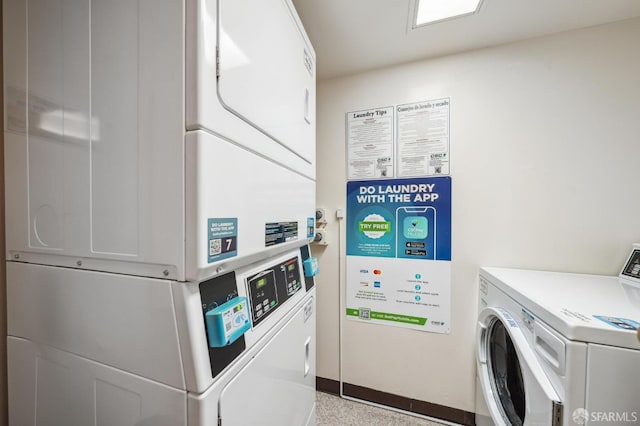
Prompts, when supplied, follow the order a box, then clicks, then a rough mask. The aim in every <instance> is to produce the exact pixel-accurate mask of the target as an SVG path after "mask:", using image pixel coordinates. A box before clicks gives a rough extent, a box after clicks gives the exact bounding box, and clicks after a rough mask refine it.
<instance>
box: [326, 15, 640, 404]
mask: <svg viewBox="0 0 640 426" xmlns="http://www.w3.org/2000/svg"><path fill="white" fill-rule="evenodd" d="M639 40H640V19H634V20H629V21H623V22H620V23H615V24H609V25H605V26H600V27H594V28H590V29H585V30H578V31H572V32H567V33H562V34H559V35H554V36H549V37H544V38H539V39H534V40H529V41H525V42H519V43H515V44H510V45H505V46H501V47H497V48H488V49H484V50H479V51H474V52H468V53H464V54H460V55H456V56H450V57H445V58H440V59H435V60H428V61H423V62H418V63H413V64H408V65H403V66H398V67H393V68H386V69H382V70H376V71H372V72H367V73H364V74H358V75H354V76H349V77H344V78H337V79H331V80H325V81H321V82H320V83H319V85H318V116H317V117H318V192H317V197H318V205H319V206H323V207H326V208H327V209H328V216H329V223H328V225H327V233H328V237H329V238H328V239H329V241H330V245H329V246H328V247H326V248H316V249H314V251H315V253H316V254H317V255H318V256H319V259H320V268H321V274H320V276H319V277H318V279H317V283H318V310H319V313H318V319H319V322H318V369H317V372H318V376H320V377H325V378H329V379H333V380H338V379H339V336H338V330H339V328H338V321H339V307H338V298H339V296H340V295H341V294H343V293H344V288H339V282H340V280H339V262H344V257H341V256H340V254H339V253H340V251H339V244H338V241H339V238H340V236H339V233H338V229H339V224H338V222H337V221H336V220H335V218H334V214H335V209H336V208H338V207H345V180H346V175H345V113H346V112H347V111H354V110H361V109H367V108H374V107H380V106H388V105H394V104H401V103H408V102H415V101H423V100H429V99H434V98H440V97H446V96H450V97H451V170H452V172H451V176H452V180H453V190H452V200H453V202H452V207H453V217H452V233H453V241H452V249H453V251H452V257H453V260H452V283H451V285H452V332H451V334H450V335H438V334H430V333H424V332H417V331H411V330H403V329H399V328H394V327H387V326H380V325H370V324H362V323H357V322H353V321H349V320H344V329H343V339H342V342H343V365H342V368H343V380H344V381H345V382H347V383H351V384H356V385H360V386H365V387H370V388H373V389H377V390H381V391H384V392H390V393H395V394H399V395H403V396H406V397H410V398H415V399H419V400H424V401H429V402H432V403H436V404H442V405H446V406H450V407H454V408H458V409H462V410H466V411H474V391H475V388H474V386H475V361H474V334H475V315H476V303H477V295H476V293H477V290H476V287H477V273H478V268H479V267H480V266H483V265H492V266H507V267H523V268H534V269H547V270H556V271H577V272H585V273H599V274H617V273H618V271H619V269H620V268H621V265H622V262H623V261H624V257H625V256H626V254H627V252H628V250H629V249H630V244H631V243H632V242H634V241H640V224H639V223H638V217H639V213H640V190H639V189H640V167H639V165H638V160H639V159H640V49H638V41H639ZM320 59H321V58H320ZM577 296H578V297H579V295H577ZM549 297H553V295H549Z"/></svg>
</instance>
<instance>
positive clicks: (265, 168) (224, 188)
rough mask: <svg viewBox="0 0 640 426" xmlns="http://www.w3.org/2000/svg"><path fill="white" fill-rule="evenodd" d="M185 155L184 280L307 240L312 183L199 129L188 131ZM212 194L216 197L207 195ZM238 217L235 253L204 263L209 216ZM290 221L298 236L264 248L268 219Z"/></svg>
mask: <svg viewBox="0 0 640 426" xmlns="http://www.w3.org/2000/svg"><path fill="white" fill-rule="evenodd" d="M186 155H187V160H186V162H187V164H186V172H187V200H186V203H187V239H188V240H189V241H193V243H192V244H189V245H188V247H187V265H188V272H187V278H189V279H192V280H199V279H201V278H204V277H206V276H208V275H211V271H212V270H214V269H218V268H223V269H227V270H228V269H229V268H228V267H226V266H225V264H228V263H236V262H241V263H244V264H246V263H248V262H247V260H248V259H250V258H251V257H252V256H253V257H255V256H256V255H260V256H261V257H262V258H265V257H266V256H268V255H273V254H274V253H276V252H278V251H282V249H283V247H287V245H291V244H293V245H296V246H300V245H302V244H305V243H306V242H307V241H308V240H307V220H308V218H309V217H310V215H313V214H314V212H315V207H314V206H315V181H313V180H311V179H310V178H308V177H306V176H303V175H300V174H298V173H296V172H294V171H292V170H289V169H287V168H284V167H281V166H280V165H278V164H277V163H274V162H273V161H270V160H268V159H266V158H263V157H261V156H258V155H255V154H253V153H251V152H249V151H247V150H246V149H244V148H243V147H241V146H238V145H236V144H234V143H231V142H230V141H227V140H224V139H221V138H219V137H216V136H214V135H212V134H210V133H207V132H204V131H197V132H189V134H188V135H187V141H186ZM212 195H215V196H212ZM217 218H233V219H236V220H237V255H235V256H233V257H230V258H226V259H223V260H220V261H218V260H214V261H211V262H210V261H209V254H210V253H209V247H210V244H209V229H208V223H209V219H217ZM274 222H276V223H277V222H295V223H297V237H296V238H295V239H293V240H292V241H289V242H287V243H283V244H276V245H273V246H270V247H267V245H266V242H265V227H266V224H267V223H274Z"/></svg>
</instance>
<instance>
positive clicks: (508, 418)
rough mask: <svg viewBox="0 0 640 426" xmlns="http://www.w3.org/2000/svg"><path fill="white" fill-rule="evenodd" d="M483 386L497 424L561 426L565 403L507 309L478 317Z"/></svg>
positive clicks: (488, 310) (493, 310) (480, 374)
mask: <svg viewBox="0 0 640 426" xmlns="http://www.w3.org/2000/svg"><path fill="white" fill-rule="evenodd" d="M477 336H478V347H477V366H478V378H479V380H480V387H481V389H482V393H483V394H484V397H485V400H486V402H487V407H488V409H489V413H490V414H491V417H492V418H493V421H494V422H495V424H496V425H498V426H501V425H505V426H508V425H514V426H528V425H549V426H556V425H560V424H562V403H561V402H560V398H559V396H558V394H557V393H556V391H555V390H554V388H553V386H552V385H551V382H550V381H549V379H548V377H547V376H546V374H545V373H544V371H543V369H542V366H541V365H540V362H539V361H538V359H537V358H536V356H535V354H534V351H533V349H532V347H531V346H530V344H529V342H528V340H527V338H526V336H525V335H524V333H523V330H522V329H521V328H520V326H519V325H518V323H517V321H516V320H515V319H513V317H512V316H511V315H510V314H509V313H508V312H507V311H505V310H504V309H501V308H485V309H484V310H483V311H482V312H481V313H480V315H479V318H478V333H477Z"/></svg>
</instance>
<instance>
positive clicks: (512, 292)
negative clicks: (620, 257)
mask: <svg viewBox="0 0 640 426" xmlns="http://www.w3.org/2000/svg"><path fill="white" fill-rule="evenodd" d="M480 275H481V276H483V277H484V278H485V279H487V280H489V281H490V282H491V283H492V284H493V285H495V286H496V287H498V288H499V289H500V290H502V291H503V292H505V293H506V294H507V295H509V296H510V297H512V298H513V299H514V300H516V301H517V302H518V303H519V304H521V305H522V306H523V307H524V308H525V309H527V310H528V311H529V312H530V313H531V314H533V315H534V316H536V317H537V318H539V319H540V320H542V321H543V322H545V323H547V324H548V325H550V326H551V327H553V328H554V329H556V330H557V331H558V332H559V333H561V334H563V335H564V336H565V337H567V338H568V339H570V340H577V341H583V342H589V343H600V344H603V345H610V346H618V347H624V348H631V349H640V342H639V341H638V339H637V338H636V331H635V328H637V327H638V325H640V308H638V307H637V306H636V305H634V304H633V303H632V302H631V301H630V300H629V298H628V297H627V294H626V293H625V291H624V289H623V286H622V284H621V283H620V282H619V281H618V277H610V276H602V275H584V274H571V273H562V272H546V271H531V270H523V269H507V268H482V269H481V270H480ZM616 323H618V324H617V325H616ZM625 325H626V326H629V325H630V326H631V327H635V328H634V329H629V330H627V329H624V328H621V327H625Z"/></svg>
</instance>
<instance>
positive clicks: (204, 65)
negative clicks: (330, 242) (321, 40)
mask: <svg viewBox="0 0 640 426" xmlns="http://www.w3.org/2000/svg"><path fill="white" fill-rule="evenodd" d="M3 28H4V37H3V40H4V55H5V56H4V68H5V69H4V81H5V99H4V102H5V117H4V119H5V164H6V166H5V169H6V178H5V181H6V206H7V211H6V217H7V219H6V220H7V222H6V233H7V240H6V248H7V304H8V342H7V345H8V363H9V367H8V375H9V422H10V424H11V425H38V426H44V425H68V426H72V425H89V424H95V425H114V426H116V425H117V426H123V425H153V426H163V425H166V426H176V425H185V426H187V425H188V426H199V425H205V424H206V425H211V424H222V425H225V426H226V425H250V424H261V425H306V424H313V423H315V414H314V406H315V405H314V401H315V392H314V391H315V298H314V296H315V287H314V278H313V276H314V274H315V273H317V268H316V267H315V264H314V262H313V260H314V259H313V258H312V257H310V253H309V248H308V241H309V238H312V237H313V232H314V224H313V217H314V213H315V53H314V51H313V48H312V46H311V44H310V42H309V40H308V38H307V36H306V34H305V31H304V28H303V27H302V25H301V23H300V20H299V18H298V16H297V14H296V12H295V9H294V7H293V5H292V4H291V2H290V0H137V1H132V0H4V1H3Z"/></svg>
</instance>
